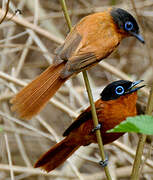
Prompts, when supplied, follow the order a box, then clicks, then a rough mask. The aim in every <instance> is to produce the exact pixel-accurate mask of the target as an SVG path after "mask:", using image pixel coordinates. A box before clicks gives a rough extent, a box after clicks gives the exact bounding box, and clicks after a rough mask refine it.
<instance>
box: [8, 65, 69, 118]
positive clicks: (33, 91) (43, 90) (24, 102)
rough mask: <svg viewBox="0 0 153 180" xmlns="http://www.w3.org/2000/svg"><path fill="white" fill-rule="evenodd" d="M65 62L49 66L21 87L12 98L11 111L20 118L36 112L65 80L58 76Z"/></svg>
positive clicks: (28, 116)
mask: <svg viewBox="0 0 153 180" xmlns="http://www.w3.org/2000/svg"><path fill="white" fill-rule="evenodd" d="M64 65H65V63H64V62H63V63H61V64H59V65H58V66H54V65H53V66H50V67H49V68H47V69H46V70H45V71H44V72H43V73H42V74H41V75H40V76H38V77H37V78H36V79H35V80H33V81H32V82H31V83H30V84H29V85H27V86H26V87H25V88H23V89H22V90H21V91H20V92H19V93H18V94H17V95H16V96H15V97H14V98H13V99H12V100H11V103H12V104H13V106H12V108H11V109H12V111H16V112H17V113H18V114H19V115H20V117H21V118H25V119H30V118H32V116H34V115H35V114H37V113H38V112H39V111H40V110H41V109H42V108H43V107H44V105H45V104H46V103H47V101H48V100H49V99H50V98H51V97H52V96H53V95H54V94H55V93H56V91H57V90H58V89H59V88H60V87H61V85H62V84H63V83H64V82H65V81H66V80H67V79H62V78H60V72H61V71H62V70H63V68H64Z"/></svg>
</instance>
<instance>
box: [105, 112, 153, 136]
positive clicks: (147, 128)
mask: <svg viewBox="0 0 153 180" xmlns="http://www.w3.org/2000/svg"><path fill="white" fill-rule="evenodd" d="M107 132H109V133H112V132H136V133H142V134H148V135H152V134H153V116H148V115H140V116H135V117H128V118H127V119H126V120H125V121H123V122H121V123H120V124H119V125H117V126H115V127H114V128H113V129H110V130H108V131H107Z"/></svg>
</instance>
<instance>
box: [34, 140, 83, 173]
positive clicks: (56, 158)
mask: <svg viewBox="0 0 153 180" xmlns="http://www.w3.org/2000/svg"><path fill="white" fill-rule="evenodd" d="M79 147H80V146H79V145H78V144H77V143H73V145H71V144H69V143H68V142H67V137H66V138H65V139H63V140H62V141H61V142H59V143H57V144H55V145H54V146H53V147H52V148H51V149H50V150H49V151H48V152H46V153H45V154H44V155H43V156H42V157H41V158H40V159H39V160H38V161H37V162H36V164H35V165H34V167H35V168H38V167H41V168H42V169H44V170H46V171H47V172H50V171H52V170H53V169H55V168H56V167H58V166H59V165H61V164H62V163H63V162H64V161H66V159H68V158H69V157H70V156H71V155H72V154H73V153H74V152H75V151H76V150H77V149H78V148H79Z"/></svg>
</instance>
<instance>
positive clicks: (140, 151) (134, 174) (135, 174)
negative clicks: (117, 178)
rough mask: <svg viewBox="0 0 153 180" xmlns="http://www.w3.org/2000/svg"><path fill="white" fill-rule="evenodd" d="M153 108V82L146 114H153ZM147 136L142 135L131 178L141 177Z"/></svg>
mask: <svg viewBox="0 0 153 180" xmlns="http://www.w3.org/2000/svg"><path fill="white" fill-rule="evenodd" d="M152 110H153V84H152V87H151V90H150V95H149V99H148V104H147V108H146V113H145V114H146V115H152ZM146 137H147V136H146V135H145V134H141V135H140V138H139V142H138V146H137V150H136V155H135V159H134V164H133V169H132V175H131V180H137V179H139V175H140V173H139V170H140V165H141V161H142V159H141V157H142V154H143V149H144V145H145V141H146Z"/></svg>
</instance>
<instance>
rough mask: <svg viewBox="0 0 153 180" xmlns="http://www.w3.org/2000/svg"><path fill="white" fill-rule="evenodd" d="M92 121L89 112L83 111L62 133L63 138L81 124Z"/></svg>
mask: <svg viewBox="0 0 153 180" xmlns="http://www.w3.org/2000/svg"><path fill="white" fill-rule="evenodd" d="M90 119H92V114H91V111H84V112H83V113H81V114H80V116H79V117H78V118H77V119H76V120H75V121H74V122H73V123H72V124H71V125H70V126H69V127H68V128H67V129H66V131H65V132H64V133H63V136H68V135H69V134H70V132H71V131H73V130H74V129H77V128H79V127H80V126H81V124H83V123H84V122H86V121H88V120H90Z"/></svg>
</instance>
